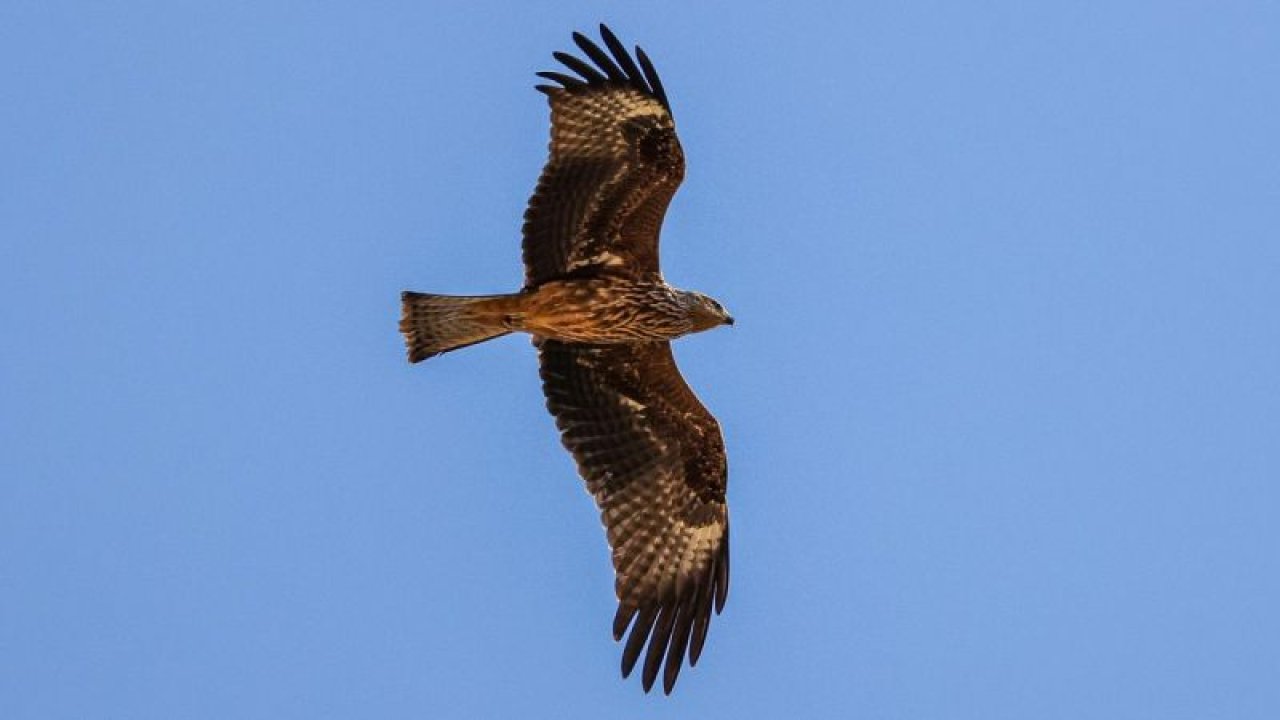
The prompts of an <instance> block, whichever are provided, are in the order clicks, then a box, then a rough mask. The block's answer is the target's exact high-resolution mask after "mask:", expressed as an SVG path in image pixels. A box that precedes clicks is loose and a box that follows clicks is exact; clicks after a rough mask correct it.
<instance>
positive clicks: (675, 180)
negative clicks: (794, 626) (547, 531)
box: [400, 25, 733, 693]
mask: <svg viewBox="0 0 1280 720" xmlns="http://www.w3.org/2000/svg"><path fill="white" fill-rule="evenodd" d="M600 31H601V37H602V38H603V40H604V43H605V46H606V47H607V48H608V52H605V50H603V49H601V48H600V47H598V46H597V45H595V44H594V43H593V42H591V41H590V40H588V39H587V38H585V37H583V36H582V35H580V34H578V33H574V36H573V37H574V42H575V43H576V44H577V46H578V48H579V49H580V50H581V51H582V52H583V53H584V55H585V56H586V57H587V58H588V59H589V60H590V62H587V61H586V60H583V59H580V58H577V57H574V56H572V55H568V54H566V53H555V57H556V59H558V60H559V61H560V62H561V63H563V64H564V65H565V66H566V67H567V68H568V69H569V70H571V71H572V72H574V73H576V76H571V75H565V74H561V73H553V72H547V73H539V75H541V76H542V77H544V78H547V79H548V80H551V81H552V82H553V83H555V84H554V85H539V86H538V89H539V90H541V91H542V92H544V93H545V94H546V95H547V96H548V98H549V100H550V104H551V144H550V158H549V159H548V161H547V165H546V167H545V168H544V169H543V171H542V175H541V177H540V178H539V180H538V186H537V189H536V190H535V192H534V195H533V197H532V198H531V199H530V201H529V207H528V210H527V211H526V213H525V223H524V231H523V234H524V244H523V247H524V253H523V255H524V264H525V287H524V288H523V289H522V290H521V291H520V292H517V293H512V294H509V295H485V296H471V297H458V296H445V295H431V294H425V293H414V292H405V293H404V294H403V296H402V302H403V314H402V316H401V320H400V329H401V332H402V333H403V334H404V337H405V342H406V344H407V345H408V348H409V359H410V361H412V362H419V361H421V360H424V359H426V358H428V357H431V356H433V355H438V354H440V353H443V352H449V351H451V350H456V349H459V348H461V347H466V346H468V345H472V344H475V343H478V342H483V341H485V340H488V339H491V338H494V337H499V336H501V335H505V334H507V333H510V332H526V333H529V334H530V335H532V336H533V339H534V344H535V345H536V346H537V348H538V355H539V359H540V364H541V372H540V374H541V377H542V382H543V391H544V393H545V395H546V397H547V408H548V409H549V410H550V411H551V414H552V415H553V416H554V417H555V420H556V425H557V427H558V428H559V429H560V432H561V439H562V441H563V443H564V445H565V447H566V448H567V449H568V450H569V452H570V453H571V454H572V455H573V457H574V459H575V461H576V462H577V466H578V471H579V474H580V475H581V476H582V478H583V480H584V481H585V482H586V486H587V490H588V491H589V492H590V493H591V494H592V496H593V497H594V498H595V500H596V504H597V505H598V507H599V509H600V516H601V520H602V521H603V523H604V526H605V530H606V534H607V537H608V541H609V545H610V547H611V548H612V555H613V566H614V571H615V575H616V584H615V589H616V592H617V596H618V611H617V614H616V616H615V619H614V623H613V632H614V638H615V639H617V640H621V639H622V638H623V637H626V643H625V646H624V649H623V655H622V673H623V676H624V677H626V676H627V675H629V674H630V673H631V671H632V669H633V667H634V666H635V665H636V664H637V663H638V662H639V660H640V657H641V655H642V654H643V656H644V663H643V672H642V679H643V686H644V689H645V690H646V691H648V690H649V689H650V688H651V687H652V685H653V683H654V681H655V680H656V677H657V674H658V671H659V670H663V673H662V674H663V689H664V691H665V692H667V693H670V692H671V689H672V687H673V686H674V685H675V681H676V678H677V676H678V674H679V672H680V668H681V665H682V663H683V662H684V660H685V659H686V658H687V659H688V662H689V664H690V665H693V664H695V663H696V662H697V661H698V658H699V656H700V655H701V653H702V648H703V643H704V642H705V640H706V636H707V629H708V627H709V626H710V622H711V615H712V610H713V609H714V611H715V612H716V613H719V612H720V610H721V609H722V608H723V606H724V602H725V598H726V596H727V593H728V588H729V519H728V510H727V507H726V505H725V489H726V484H727V466H726V462H725V453H724V442H723V440H722V438H721V433H720V427H719V424H718V423H717V422H716V420H715V418H714V417H713V416H712V415H711V414H710V413H709V412H708V411H707V409H706V408H705V407H704V406H703V405H702V403H701V402H699V400H698V398H697V397H696V396H695V395H694V393H693V391H692V390H691V389H690V388H689V386H688V385H687V384H686V383H685V382H684V379H683V378H682V377H681V375H680V371H679V369H678V368H677V367H676V364H675V360H674V358H673V357H672V354H671V347H670V344H669V341H670V340H672V339H675V338H677V337H680V336H682V335H685V334H688V333H692V332H698V331H702V330H708V329H710V328H713V327H716V326H718V325H722V324H732V322H733V320H732V318H731V317H730V316H729V315H728V313H727V312H725V310H724V308H723V307H721V306H720V304H719V303H717V302H716V301H715V300H712V299H711V298H709V297H707V296H705V295H702V294H700V293H695V292H687V291H683V290H677V289H675V288H672V287H670V286H668V285H667V284H666V282H665V281H663V279H662V275H661V271H660V268H659V263H658V235H659V231H660V228H661V225H662V218H663V215H664V214H665V213H666V209H667V205H668V204H669V203H670V201H671V197H672V196H673V195H674V193H675V191H676V188H677V187H678V186H679V184H680V182H681V180H682V179H683V177H684V154H683V151H682V149H681V148H680V143H679V140H678V138H677V137H676V134H675V125H674V123H673V121H672V117H671V111H670V107H669V105H668V102H667V97H666V92H665V90H664V89H663V87H662V84H661V82H660V81H659V79H658V76H657V73H656V72H655V71H654V69H653V66H652V64H651V63H650V62H649V59H648V58H647V57H646V56H645V54H644V52H643V51H642V50H640V49H639V48H636V52H635V58H634V59H633V58H632V56H631V55H630V54H629V53H627V51H626V49H625V48H624V47H623V46H622V44H621V43H620V42H619V41H618V40H617V38H616V37H615V36H614V35H613V33H612V32H610V31H609V29H608V28H606V27H605V26H603V25H601V26H600ZM637 63H638V64H637Z"/></svg>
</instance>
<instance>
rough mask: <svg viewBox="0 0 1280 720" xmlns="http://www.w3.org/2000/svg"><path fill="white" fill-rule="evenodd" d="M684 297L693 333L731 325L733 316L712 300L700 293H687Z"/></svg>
mask: <svg viewBox="0 0 1280 720" xmlns="http://www.w3.org/2000/svg"><path fill="white" fill-rule="evenodd" d="M685 295H686V302H687V303H688V308H689V310H690V313H689V316H690V319H691V320H692V321H693V328H694V331H695V332H696V331H700V330H710V329H711V328H713V327H718V326H720V325H732V324H733V316H732V315H730V314H729V311H728V310H725V309H724V306H723V305H721V304H720V303H719V302H716V300H715V299H714V298H711V297H708V296H706V295H703V294H702V293H700V292H687V293H686V294H685Z"/></svg>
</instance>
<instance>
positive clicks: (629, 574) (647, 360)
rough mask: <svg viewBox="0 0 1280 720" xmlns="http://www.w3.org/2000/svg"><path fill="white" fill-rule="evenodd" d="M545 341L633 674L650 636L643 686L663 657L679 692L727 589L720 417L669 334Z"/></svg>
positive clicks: (549, 380) (558, 406)
mask: <svg viewBox="0 0 1280 720" xmlns="http://www.w3.org/2000/svg"><path fill="white" fill-rule="evenodd" d="M538 344H539V350H540V356H541V359H542V377H543V388H544V391H545V393H546V395H547V407H548V409H550V410H551V413H552V414H553V415H555V417H556V422H557V425H558V426H559V427H560V429H561V432H562V439H563V441H564V444H565V447H566V448H568V450H569V451H570V452H571V453H572V454H573V456H574V458H575V459H576V460H577V463H578V469H579V472H580V474H581V475H582V476H583V478H584V479H585V480H586V484H587V490H588V491H589V492H591V494H592V495H593V496H594V497H595V499H596V502H597V504H598V505H599V507H600V511H601V520H602V522H603V523H604V525H605V528H606V533H607V536H608V539H609V544H610V546H611V547H612V548H613V562H614V569H615V571H616V573H617V582H616V591H617V594H618V604H619V607H618V616H619V621H618V623H620V627H619V624H615V636H617V637H619V639H620V638H621V637H622V635H623V634H624V633H625V632H626V630H627V627H628V625H630V638H629V639H628V641H627V645H626V647H625V648H624V651H623V671H624V673H629V672H630V671H631V669H632V667H634V665H635V663H636V662H637V661H638V659H639V655H640V653H641V652H642V651H643V649H644V647H645V642H646V639H647V640H648V653H647V654H646V659H645V666H644V674H643V682H644V684H645V687H646V689H647V688H648V687H649V686H650V685H652V683H653V682H654V680H655V678H656V674H657V671H658V668H659V666H660V665H662V664H664V663H665V670H664V672H663V678H664V689H666V690H667V691H668V692H669V691H670V687H671V686H672V685H674V683H675V680H676V677H677V676H678V674H679V671H680V664H681V663H682V662H683V661H684V658H685V653H686V651H687V652H688V659H689V662H690V664H693V663H695V662H696V661H697V658H698V655H699V654H700V653H701V650H702V643H703V641H704V640H705V637H706V629H707V627H708V626H709V624H710V618H711V610H712V607H713V606H714V608H715V610H716V611H717V612H718V611H719V610H720V608H722V607H723V604H724V598H725V595H726V594H727V591H728V561H729V558H728V511H727V508H726V506H725V503H724V491H725V486H726V479H727V469H726V466H725V461H724V457H725V456H724V445H723V440H722V439H721V436H720V429H719V425H718V424H717V423H716V421H715V419H714V418H713V417H712V416H711V415H710V413H708V412H707V411H706V409H705V408H704V407H703V406H702V404H701V403H700V402H699V401H698V400H697V398H696V396H694V394H693V392H692V390H690V389H689V387H688V385H687V384H685V383H684V381H683V379H682V378H681V377H680V374H679V371H678V370H677V369H676V366H675V361H674V358H673V357H672V355H671V350H670V346H669V344H668V343H665V342H655V343H640V344H631V345H610V346H594V347H593V346H583V345H575V344H568V343H562V342H558V341H552V340H543V341H540V342H539V343H538ZM690 470H694V471H695V472H696V474H690ZM633 616H635V621H634V622H632V617H633ZM690 643H692V644H690Z"/></svg>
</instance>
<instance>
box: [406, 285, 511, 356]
mask: <svg viewBox="0 0 1280 720" xmlns="http://www.w3.org/2000/svg"><path fill="white" fill-rule="evenodd" d="M518 299H519V296H518V295H483V296H473V297H459V296H455V295H429V294H427V293H416V292H407V291H406V292H403V293H401V294H400V301H401V303H402V310H401V314H400V332H401V333H402V334H404V342H405V345H407V346H408V348H409V362H411V363H416V362H421V361H423V360H426V359H427V358H429V357H432V356H433V355H439V354H440V353H445V352H449V351H450V350H457V349H458V348H464V347H466V346H468V345H475V344H476V343H478V342H484V341H485V340H491V339H493V338H496V337H500V336H502V335H506V334H507V333H509V332H511V327H510V318H511V317H512V313H513V312H514V311H516V310H517V309H518V304H519V301H518Z"/></svg>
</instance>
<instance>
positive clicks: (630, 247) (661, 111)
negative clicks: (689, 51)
mask: <svg viewBox="0 0 1280 720" xmlns="http://www.w3.org/2000/svg"><path fill="white" fill-rule="evenodd" d="M600 35H601V37H602V38H603V39H604V43H605V45H606V46H607V47H608V48H609V53H606V52H605V51H604V50H602V49H600V47H599V46H597V45H596V44H595V43H593V42H591V41H590V40H588V39H587V38H586V37H584V36H583V35H581V34H580V33H574V34H573V40H574V42H575V43H577V45H578V48H579V49H581V50H582V52H583V53H584V54H585V55H586V56H587V57H588V58H589V59H590V60H591V62H587V61H585V60H582V59H580V58H577V57H574V56H573V55H569V54H568V53H563V52H557V53H555V58H556V59H557V60H559V61H560V62H561V63H563V64H564V65H565V67H567V68H568V69H569V70H571V71H573V72H574V73H577V75H578V77H573V76H570V75H565V74H562V73H557V72H541V73H538V75H540V76H541V77H544V78H546V79H548V80H551V81H552V82H554V83H557V84H556V85H538V86H537V87H538V89H539V90H541V91H542V92H544V93H546V94H547V96H548V97H549V98H550V100H551V157H550V159H549V160H548V161H547V165H546V167H544V168H543V170H542V175H541V177H539V178H538V187H537V189H536V190H535V191H534V193H533V197H532V198H530V199H529V208H528V210H526V211H525V215H524V265H525V286H526V287H534V286H536V285H539V284H541V283H543V282H545V281H547V280H549V279H552V278H555V277H559V276H562V275H565V274H568V273H571V272H575V271H581V270H583V269H585V268H590V267H592V266H601V267H607V268H609V269H611V270H613V271H615V272H625V273H633V274H636V275H640V274H647V273H656V272H658V233H659V231H660V230H661V227H662V218H663V215H665V214H666V211H667V205H668V204H669V203H670V202H671V197H672V196H673V195H674V194H675V192H676V188H677V187H679V186H680V181H681V180H682V179H683V178H684V152H683V151H682V150H681V148H680V141H679V140H678V139H677V138H676V130H675V123H674V122H673V121H672V118H671V108H670V106H669V105H668V104H667V96H666V92H665V91H664V90H663V88H662V82H661V81H660V80H659V79H658V74H657V72H655V71H654V69H653V64H652V63H650V62H649V58H648V57H647V56H646V55H645V54H644V51H643V50H641V49H640V48H638V47H637V48H636V60H639V66H637V65H636V62H635V61H634V60H632V58H631V56H630V55H628V54H627V50H626V48H624V47H623V46H622V43H620V42H619V41H618V38H617V37H616V36H614V34H613V33H612V32H611V31H610V30H609V28H607V27H605V26H604V25H601V26H600ZM610 55H612V57H611V56H610ZM592 63H594V65H593V64H592Z"/></svg>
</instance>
